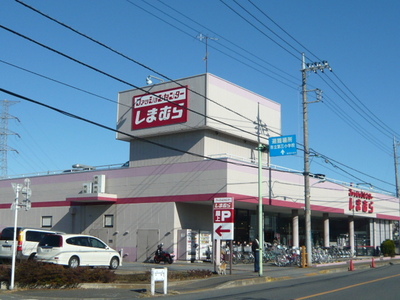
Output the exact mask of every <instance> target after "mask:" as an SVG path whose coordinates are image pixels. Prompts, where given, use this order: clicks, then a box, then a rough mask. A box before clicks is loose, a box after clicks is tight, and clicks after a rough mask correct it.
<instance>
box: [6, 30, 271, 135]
mask: <svg viewBox="0 0 400 300" xmlns="http://www.w3.org/2000/svg"><path fill="white" fill-rule="evenodd" d="M0 28H3V29H5V30H6V31H9V32H11V33H13V34H15V35H18V36H19V37H22V38H24V39H27V40H29V41H30V42H33V43H35V44H37V45H39V46H41V47H43V48H45V49H47V50H50V51H52V52H55V53H57V54H59V55H61V56H63V57H65V58H67V59H69V60H72V61H74V62H76V63H78V64H81V65H83V66H85V67H87V68H89V69H91V70H93V71H96V72H98V73H100V74H102V75H105V76H107V77H110V78H112V79H114V80H117V81H119V82H122V83H124V84H126V85H128V86H131V87H134V88H136V89H138V90H141V91H143V92H145V93H147V94H151V95H154V96H155V97H159V96H157V95H156V94H154V93H149V91H147V90H145V89H144V88H141V87H139V86H136V85H134V84H132V83H129V82H127V81H125V80H123V79H120V78H118V77H115V76H113V75H111V74H109V73H107V72H105V71H102V70H100V69H98V68H96V67H93V66H91V65H89V64H87V63H84V62H82V61H80V60H78V59H76V58H73V57H72V56H69V55H67V54H65V53H63V52H61V51H58V50H56V49H54V48H51V47H49V46H47V45H44V44H42V43H40V42H38V41H36V40H34V39H32V38H29V37H27V36H25V35H23V34H21V33H18V32H16V31H14V30H12V29H10V28H7V27H5V26H3V25H0ZM174 82H175V81H174ZM179 85H180V86H182V85H181V84H179ZM190 91H192V92H195V91H193V90H190ZM195 93H196V94H198V95H201V94H200V93H198V92H195ZM203 97H204V96H203ZM207 99H208V98H207ZM164 100H165V101H167V102H169V103H171V104H173V105H177V104H176V103H175V102H173V101H170V100H168V99H164ZM184 109H186V110H188V111H190V112H193V113H195V114H198V115H200V116H203V117H205V118H208V119H210V120H213V121H215V122H217V123H220V124H223V125H225V126H228V127H231V128H233V129H236V130H238V131H241V132H244V133H247V134H250V135H254V136H256V134H255V133H253V132H248V131H246V130H244V129H242V128H239V127H236V126H234V125H231V124H229V123H226V122H223V121H221V120H219V119H215V118H213V117H210V116H206V115H204V114H202V113H200V112H197V111H195V110H193V109H191V108H189V107H184ZM229 110H230V111H232V112H234V111H233V110H231V109H229ZM246 119H248V118H247V117H246ZM248 120H250V119H248ZM271 131H272V130H271Z"/></svg>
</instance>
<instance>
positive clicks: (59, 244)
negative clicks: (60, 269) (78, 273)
mask: <svg viewBox="0 0 400 300" xmlns="http://www.w3.org/2000/svg"><path fill="white" fill-rule="evenodd" d="M36 259H37V260H38V261H42V262H47V263H53V264H59V265H64V266H68V267H70V268H76V267H78V266H90V267H95V266H104V267H106V266H108V267H109V268H110V269H112V270H115V269H117V268H118V267H119V266H120V265H121V263H122V259H121V256H120V254H119V253H118V252H117V251H115V250H114V249H112V248H110V247H109V246H108V245H107V244H106V243H104V242H103V241H102V240H100V239H98V238H97V237H94V236H90V235H83V234H52V235H47V236H45V237H44V238H43V239H42V240H41V241H40V243H39V245H38V247H37V254H36Z"/></svg>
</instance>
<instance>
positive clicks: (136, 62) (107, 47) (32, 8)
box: [1, 0, 280, 134]
mask: <svg viewBox="0 0 400 300" xmlns="http://www.w3.org/2000/svg"><path fill="white" fill-rule="evenodd" d="M15 1H17V2H18V3H20V4H22V5H24V6H25V7H27V8H29V9H31V10H33V11H34V12H36V13H39V14H40V15H42V16H44V17H46V18H48V19H50V20H51V21H53V22H56V23H57V24H59V25H61V26H63V27H65V28H67V29H69V30H71V31H73V32H74V33H76V34H78V35H80V36H82V37H85V38H87V39H89V40H90V41H92V42H94V43H96V44H98V45H100V46H102V47H104V48H106V49H108V50H110V51H112V52H113V53H115V54H118V55H119V56H122V57H123V58H125V59H128V60H129V61H131V62H134V63H135V64H137V65H139V66H141V67H143V68H146V69H148V70H149V71H151V72H154V73H156V74H157V75H159V76H162V77H164V78H166V79H168V80H169V81H171V82H173V83H175V84H177V85H179V86H181V87H183V85H182V84H180V83H179V82H177V81H175V80H174V79H172V78H169V77H168V76H166V75H164V74H161V73H160V72H158V71H156V70H154V69H152V68H150V67H148V66H147V65H145V64H142V63H140V62H138V61H137V60H134V59H132V58H131V57H128V56H127V55H125V54H123V53H121V52H119V51H117V50H115V49H113V48H111V47H110V46H108V45H106V44H104V43H102V42H100V41H98V40H95V39H93V38H92V37H90V36H88V35H86V34H84V33H81V32H80V31H78V30H76V29H74V28H72V27H71V26H69V25H67V24H65V23H62V22H60V21H58V20H56V19H55V18H52V17H50V16H48V15H46V14H44V13H43V12H41V11H39V10H37V9H36V8H34V7H32V6H29V5H27V4H25V3H24V2H22V1H20V0H15ZM127 1H128V2H129V0H127ZM1 27H3V28H4V29H6V28H5V27H4V26H1ZM6 30H9V31H12V30H10V29H6ZM12 32H13V33H15V34H17V35H19V36H21V37H24V38H26V39H28V40H30V41H31V42H34V43H36V44H38V45H40V46H42V47H45V48H46V49H48V50H51V51H54V52H56V53H58V54H60V55H63V54H62V53H61V52H59V51H57V50H55V49H52V48H50V47H48V46H45V45H43V44H41V43H39V42H36V41H34V40H33V39H30V38H28V37H25V36H23V35H22V34H19V33H17V32H15V31H12ZM63 56H64V57H67V58H69V59H72V58H71V57H70V56H67V55H63ZM72 60H74V61H76V62H78V61H77V60H75V59H72ZM79 63H80V62H79ZM81 64H83V63H81ZM86 66H87V67H89V68H91V69H94V68H93V67H90V66H89V65H86ZM100 73H102V74H103V75H106V73H105V72H102V71H100ZM107 76H110V75H107ZM112 77H113V78H114V79H116V77H114V76H112ZM117 80H119V79H117ZM119 81H121V82H123V83H125V84H127V85H129V86H132V87H134V88H137V89H140V90H142V91H144V92H146V93H148V91H146V90H144V89H142V88H139V87H138V86H136V85H133V84H130V83H127V82H125V81H122V80H119ZM189 90H190V91H191V92H193V93H195V94H197V95H199V96H202V97H204V95H201V94H200V93H198V92H197V91H194V90H191V89H189ZM206 99H207V100H209V101H212V102H213V103H215V104H216V105H218V106H220V107H222V108H224V109H226V110H228V111H230V112H232V113H235V114H236V115H238V116H240V117H242V118H244V119H246V120H248V121H250V122H253V120H251V119H249V118H247V117H245V116H243V115H242V114H240V113H238V112H236V111H234V110H232V109H230V108H228V107H226V106H224V105H221V104H220V103H218V102H217V101H214V100H213V99H210V98H207V97H206ZM173 104H174V103H173ZM186 109H188V108H186ZM188 110H189V111H192V112H195V111H193V110H190V109H188ZM195 113H197V114H200V113H198V112H195ZM203 116H204V117H207V118H210V119H211V120H214V121H216V122H220V123H223V122H221V121H217V120H215V119H213V118H211V117H209V116H205V115H203ZM223 124H224V123H223ZM224 125H227V126H230V127H233V126H232V125H228V124H224ZM236 129H238V128H236ZM239 130H240V129H239ZM271 131H272V132H274V133H276V134H280V133H278V132H276V131H273V130H272V129H271ZM247 133H248V132H247ZM250 134H252V133H250Z"/></svg>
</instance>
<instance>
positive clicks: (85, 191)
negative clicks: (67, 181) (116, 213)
mask: <svg viewBox="0 0 400 300" xmlns="http://www.w3.org/2000/svg"><path fill="white" fill-rule="evenodd" d="M92 186H93V184H92V183H91V182H86V183H84V184H83V188H82V193H83V194H91V193H92Z"/></svg>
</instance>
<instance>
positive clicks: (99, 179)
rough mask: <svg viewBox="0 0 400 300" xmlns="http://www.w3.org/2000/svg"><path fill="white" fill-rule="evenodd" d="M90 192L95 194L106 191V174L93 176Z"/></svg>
mask: <svg viewBox="0 0 400 300" xmlns="http://www.w3.org/2000/svg"><path fill="white" fill-rule="evenodd" d="M92 192H93V193H97V194H98V193H105V192H106V175H94V176H93V188H92Z"/></svg>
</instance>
